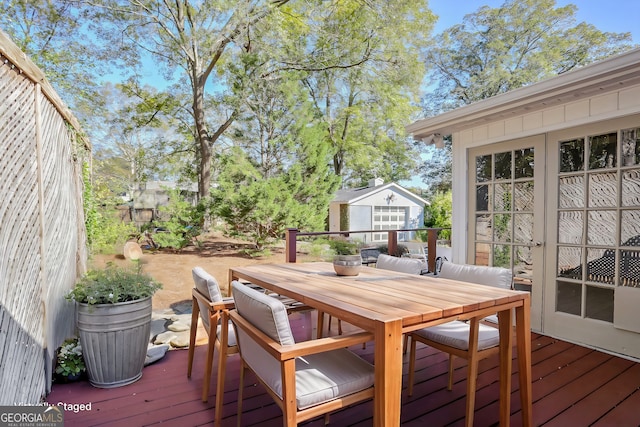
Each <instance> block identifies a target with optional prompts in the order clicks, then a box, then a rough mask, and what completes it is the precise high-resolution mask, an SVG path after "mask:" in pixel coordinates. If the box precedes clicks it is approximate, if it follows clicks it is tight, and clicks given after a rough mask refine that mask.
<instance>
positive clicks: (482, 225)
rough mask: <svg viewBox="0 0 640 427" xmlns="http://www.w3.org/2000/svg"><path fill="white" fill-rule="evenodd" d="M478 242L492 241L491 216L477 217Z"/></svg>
mask: <svg viewBox="0 0 640 427" xmlns="http://www.w3.org/2000/svg"><path fill="white" fill-rule="evenodd" d="M476 240H480V241H485V242H490V241H491V215H476Z"/></svg>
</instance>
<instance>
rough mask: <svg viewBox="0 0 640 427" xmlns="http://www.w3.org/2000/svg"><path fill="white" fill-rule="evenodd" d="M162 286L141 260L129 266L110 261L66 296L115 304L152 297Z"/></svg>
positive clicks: (98, 302) (79, 282) (87, 302)
mask: <svg viewBox="0 0 640 427" xmlns="http://www.w3.org/2000/svg"><path fill="white" fill-rule="evenodd" d="M160 288H162V285H161V284H160V283H158V282H156V281H155V280H153V278H152V277H151V276H149V275H147V274H145V273H143V272H142V266H141V264H140V263H139V262H136V263H135V267H134V268H129V269H127V268H122V267H117V266H115V265H114V264H113V263H108V264H107V266H106V268H104V269H99V270H90V271H88V272H87V273H86V274H85V275H84V276H83V277H82V278H81V279H80V280H79V281H78V283H76V285H75V286H74V288H73V289H72V290H71V291H70V292H69V293H68V294H67V296H66V298H67V299H68V300H71V301H77V302H82V303H86V304H115V303H118V302H126V301H136V300H140V299H144V298H146V297H150V296H152V295H153V294H154V293H155V292H156V291H157V290H158V289H160Z"/></svg>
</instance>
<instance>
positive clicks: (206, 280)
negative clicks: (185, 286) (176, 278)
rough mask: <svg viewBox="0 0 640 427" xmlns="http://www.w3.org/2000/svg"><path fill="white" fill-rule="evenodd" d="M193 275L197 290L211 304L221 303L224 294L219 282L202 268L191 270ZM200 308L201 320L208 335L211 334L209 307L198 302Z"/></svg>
mask: <svg viewBox="0 0 640 427" xmlns="http://www.w3.org/2000/svg"><path fill="white" fill-rule="evenodd" d="M191 275H192V276H193V282H194V283H195V285H196V289H197V290H198V291H200V293H201V294H202V295H204V296H206V297H207V298H209V300H210V301H211V302H220V301H222V292H220V286H219V285H218V281H217V280H216V279H215V277H213V276H212V275H210V274H209V273H207V272H206V271H205V269H204V268H202V267H194V268H193V270H191ZM198 308H199V309H200V318H201V319H202V323H203V325H204V328H205V329H206V331H207V333H208V332H209V329H210V328H209V307H207V305H205V304H204V303H203V302H202V301H200V300H198Z"/></svg>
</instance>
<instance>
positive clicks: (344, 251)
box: [329, 239, 360, 255]
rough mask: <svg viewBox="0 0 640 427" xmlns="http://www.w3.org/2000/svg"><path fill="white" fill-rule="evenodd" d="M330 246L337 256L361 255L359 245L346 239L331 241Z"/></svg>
mask: <svg viewBox="0 0 640 427" xmlns="http://www.w3.org/2000/svg"><path fill="white" fill-rule="evenodd" d="M329 246H330V247H331V249H333V251H334V252H335V253H336V254H337V255H355V254H357V253H359V249H360V247H359V245H358V244H357V243H354V242H350V241H348V240H346V239H331V240H329Z"/></svg>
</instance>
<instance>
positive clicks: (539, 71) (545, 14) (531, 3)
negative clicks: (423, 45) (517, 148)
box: [421, 0, 632, 189]
mask: <svg viewBox="0 0 640 427" xmlns="http://www.w3.org/2000/svg"><path fill="white" fill-rule="evenodd" d="M576 10H577V8H576V6H575V5H572V4H569V5H567V6H564V7H556V2H555V0H508V1H506V2H505V3H503V4H502V6H500V7H498V8H490V7H488V6H483V7H481V8H480V9H478V11H477V12H475V13H473V14H470V15H467V16H465V18H464V20H463V22H462V23H461V24H458V25H454V26H453V27H451V28H449V29H447V30H445V31H444V32H443V33H442V34H441V35H439V36H437V37H436V40H435V44H434V48H433V49H431V50H430V51H429V54H428V62H429V63H431V64H432V65H433V69H432V71H431V73H430V76H429V77H430V79H431V81H434V82H436V83H435V88H434V89H433V91H432V92H431V93H429V94H427V95H426V96H425V98H424V99H423V109H424V112H425V114H426V115H427V116H433V115H436V114H439V113H441V112H444V111H447V110H451V109H454V108H457V107H460V106H463V105H467V104H470V103H472V102H475V101H480V100H482V99H486V98H489V97H492V96H495V95H498V94H501V93H504V92H507V91H509V90H512V89H516V88H519V87H522V86H525V85H527V84H531V83H535V82H538V81H540V80H542V79H545V78H548V77H552V76H554V75H558V74H562V73H565V72H567V71H570V70H572V69H575V68H577V67H580V66H583V65H586V64H589V63H591V62H593V61H596V60H599V59H603V58H605V57H607V56H610V55H614V54H617V53H620V52H622V51H624V50H628V49H630V48H631V47H632V46H631V44H630V42H631V35H630V34H629V33H606V32H602V31H599V30H598V29H596V28H595V27H594V26H593V25H590V24H587V23H584V22H581V23H578V24H576V23H575V13H576ZM434 151H435V150H434ZM421 171H422V173H421V175H422V177H423V179H424V181H425V182H428V183H430V184H431V185H432V186H434V187H437V188H439V189H445V188H447V186H449V187H450V185H451V184H450V178H449V177H450V175H451V146H450V144H445V149H444V150H440V151H439V153H438V154H437V155H433V156H432V157H431V158H430V159H427V160H426V161H425V162H424V163H423V165H422V167H421ZM444 177H447V179H449V181H448V183H447V182H446V181H445V180H444V179H443V178H444ZM434 178H435V181H433V179H434Z"/></svg>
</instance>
